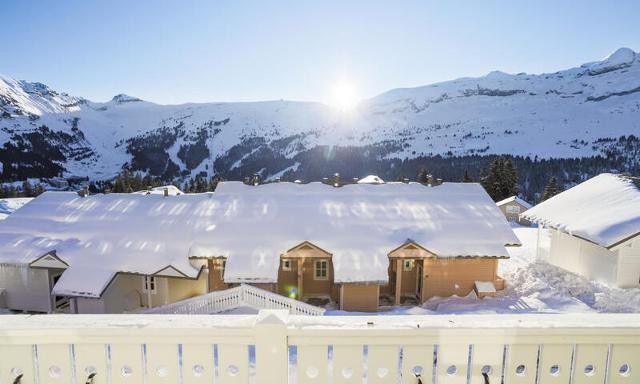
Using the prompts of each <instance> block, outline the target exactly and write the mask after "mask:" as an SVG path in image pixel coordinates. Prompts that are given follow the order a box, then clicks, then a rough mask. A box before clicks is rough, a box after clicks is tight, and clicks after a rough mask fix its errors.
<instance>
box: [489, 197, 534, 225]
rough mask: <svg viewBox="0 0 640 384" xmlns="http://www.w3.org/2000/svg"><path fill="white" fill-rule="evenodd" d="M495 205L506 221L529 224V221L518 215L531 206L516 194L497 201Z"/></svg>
mask: <svg viewBox="0 0 640 384" xmlns="http://www.w3.org/2000/svg"><path fill="white" fill-rule="evenodd" d="M496 205H497V206H498V208H500V210H501V211H502V213H503V214H504V216H505V217H506V218H507V221H510V222H514V223H518V224H520V225H527V226H529V225H531V221H529V220H527V219H525V218H524V217H522V216H520V214H522V213H523V212H525V211H526V210H528V209H530V208H531V207H532V206H531V204H529V203H527V202H526V201H524V200H522V199H521V198H519V197H518V196H511V197H508V198H506V199H504V200H502V201H498V202H497V203H496Z"/></svg>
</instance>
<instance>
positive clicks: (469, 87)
mask: <svg viewBox="0 0 640 384" xmlns="http://www.w3.org/2000/svg"><path fill="white" fill-rule="evenodd" d="M639 132H640V55H639V54H637V53H636V52H634V51H633V50H631V49H628V48H621V49H618V50H616V51H615V52H614V53H613V54H611V55H610V56H608V57H607V58H605V59H604V60H601V61H596V62H591V63H586V64H582V65H580V66H577V67H573V68H569V69H565V70H561V71H557V72H554V73H543V74H538V75H534V74H526V73H518V74H507V73H505V72H500V71H493V72H490V73H489V74H487V75H485V76H481V77H475V78H471V77H464V78H458V79H454V80H449V81H444V82H439V83H434V84H429V85H425V86H420V87H413V88H396V89H392V90H389V91H387V92H384V93H382V94H379V95H377V96H374V97H372V98H370V99H366V100H363V101H362V102H360V103H359V104H358V106H357V107H356V108H354V109H353V110H351V111H348V112H342V111H337V110H335V109H332V108H330V107H328V106H326V105H324V104H322V103H316V102H297V101H283V100H280V101H264V102H229V103H225V102H222V103H221V102H216V103H185V104H179V105H161V104H155V103H153V102H149V101H144V100H140V99H139V98H137V97H132V96H128V95H125V94H119V95H116V96H114V97H113V99H112V100H110V101H107V102H93V101H90V100H88V99H85V98H83V97H76V96H70V95H68V94H66V93H64V92H58V91H55V90H53V89H50V88H49V87H48V86H46V85H45V84H42V83H38V82H27V81H23V80H14V79H12V78H10V77H6V76H0V145H2V149H1V150H0V162H1V163H2V173H1V175H0V178H1V180H2V181H14V180H20V179H24V178H27V177H32V178H33V177H39V178H44V179H48V178H52V177H61V176H62V177H71V176H73V177H76V176H77V177H88V178H90V179H92V180H108V179H110V178H113V177H114V176H115V175H116V174H117V173H119V172H120V171H121V170H122V169H129V170H132V171H140V172H143V173H148V174H150V175H152V176H156V177H160V178H163V179H166V180H186V179H188V178H193V177H196V176H198V175H200V176H203V177H211V176H213V175H222V176H223V177H232V178H239V177H242V176H246V175H250V174H253V173H256V172H257V173H260V174H262V176H263V177H264V178H266V179H269V178H270V179H274V178H276V177H284V176H293V175H297V176H300V174H301V173H302V174H303V176H304V174H305V172H306V174H308V173H309V171H308V169H309V168H310V167H312V166H314V167H316V169H314V171H313V174H314V175H315V174H317V173H318V172H320V171H321V170H322V168H318V167H328V166H329V165H328V164H329V162H330V161H333V159H334V158H335V157H332V156H335V154H336V153H338V154H341V155H342V156H347V157H348V156H351V157H353V159H352V160H351V161H352V162H353V163H354V164H356V163H358V164H361V166H360V168H363V169H354V170H353V173H354V175H355V174H356V173H358V172H360V175H362V174H365V173H367V171H368V170H371V168H372V167H369V166H368V165H367V164H369V163H370V164H374V163H375V164H382V163H385V164H387V165H388V166H389V167H391V165H389V164H391V163H392V162H391V163H390V161H391V160H393V159H398V160H399V161H407V160H411V159H416V158H422V157H424V158H429V157H433V156H441V157H463V156H490V155H499V154H510V155H514V156H522V157H531V158H541V159H553V158H561V159H569V158H588V157H592V156H598V155H599V156H606V154H607V153H608V152H607V151H611V150H613V149H615V150H616V151H618V152H616V153H619V152H620V150H619V148H617V147H619V146H620V145H621V144H619V143H618V142H617V141H616V144H615V145H616V146H617V147H616V148H613V149H612V145H614V144H612V143H613V142H614V141H615V140H618V141H619V140H620V138H622V137H624V138H625V140H627V139H626V138H627V137H629V136H633V135H638V133H639ZM625 143H626V141H625ZM625 145H626V144H625ZM624 151H626V150H622V152H620V153H621V156H626V155H625V153H626V152H624ZM348 153H351V154H350V155H349V154H348ZM312 159H313V160H312ZM630 160H631V162H632V164H631V166H635V164H633V160H634V159H632V158H631V159H630ZM318 161H319V162H320V163H322V164H319V163H318ZM364 168H366V169H364ZM322 171H323V172H324V171H326V174H327V175H328V174H330V173H332V172H333V170H331V169H329V168H327V169H324V170H322ZM387 171H388V174H392V173H393V172H391V170H387Z"/></svg>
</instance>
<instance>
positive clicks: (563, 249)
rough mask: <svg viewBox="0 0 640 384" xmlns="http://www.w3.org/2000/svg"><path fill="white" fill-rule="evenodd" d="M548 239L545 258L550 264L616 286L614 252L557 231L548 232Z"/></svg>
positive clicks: (616, 271) (616, 270) (616, 275)
mask: <svg viewBox="0 0 640 384" xmlns="http://www.w3.org/2000/svg"><path fill="white" fill-rule="evenodd" d="M550 237H551V239H550V245H549V252H548V256H547V261H548V262H549V263H550V264H553V265H556V266H558V267H560V268H563V269H566V270H568V271H571V272H574V273H577V274H579V275H582V276H584V277H586V278H588V279H591V280H596V281H600V282H603V283H606V284H610V285H614V286H615V285H617V280H618V254H617V253H616V252H612V251H609V250H608V249H606V248H604V247H600V246H598V245H596V244H593V243H591V242H588V241H586V240H582V239H580V238H577V237H575V236H571V235H569V234H566V233H564V232H561V231H558V230H550Z"/></svg>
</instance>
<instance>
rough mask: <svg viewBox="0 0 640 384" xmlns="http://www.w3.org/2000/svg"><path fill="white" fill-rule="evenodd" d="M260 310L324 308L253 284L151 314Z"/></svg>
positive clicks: (297, 312) (293, 311)
mask: <svg viewBox="0 0 640 384" xmlns="http://www.w3.org/2000/svg"><path fill="white" fill-rule="evenodd" d="M242 306H246V307H251V308H254V309H257V310H260V309H287V310H289V311H290V313H291V314H292V315H309V316H321V315H323V314H324V312H325V310H324V309H323V308H319V307H316V306H313V305H309V304H306V303H303V302H301V301H298V300H294V299H290V298H288V297H284V296H282V295H278V294H276V293H272V292H269V291H267V290H264V289H260V288H256V287H254V286H251V285H244V284H243V285H240V286H237V287H234V288H229V289H225V290H223V291H216V292H211V293H207V294H205V295H201V296H196V297H192V298H190V299H187V300H182V301H178V302H175V303H171V304H167V305H163V306H160V307H156V308H151V309H149V310H148V311H146V312H145V313H148V314H172V315H175V314H184V315H186V314H188V315H207V314H215V313H220V312H224V311H228V310H230V309H233V308H238V307H242Z"/></svg>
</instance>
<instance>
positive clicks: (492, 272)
mask: <svg viewBox="0 0 640 384" xmlns="http://www.w3.org/2000/svg"><path fill="white" fill-rule="evenodd" d="M224 265H225V261H224V258H211V259H208V261H207V267H208V282H209V289H208V290H209V291H210V292H211V291H218V290H222V289H226V288H229V287H231V286H233V285H235V284H226V283H225V282H224V279H223V277H224ZM388 275H389V279H388V283H387V284H384V285H383V284H380V283H379V282H370V283H349V284H346V283H345V284H340V283H336V282H334V270H333V261H332V254H331V253H329V252H328V251H326V250H324V249H322V248H320V247H318V246H316V245H314V244H312V243H310V242H308V241H305V242H302V243H300V244H299V245H297V246H296V247H293V248H291V249H290V250H288V251H287V252H285V253H284V254H282V255H281V256H280V265H279V266H278V280H277V283H262V284H254V283H252V284H251V285H254V286H257V287H259V288H262V289H266V290H269V291H271V292H276V293H278V294H280V295H283V296H287V297H290V298H295V299H298V300H301V301H304V302H308V303H312V304H317V305H323V304H326V303H328V302H334V303H336V304H337V305H338V307H339V308H340V309H343V310H349V311H364V312H372V311H376V310H377V308H378V305H379V299H380V297H383V298H387V299H388V301H390V302H392V303H393V304H394V305H402V304H416V305H419V304H421V303H422V302H424V301H426V300H429V299H430V298H432V297H436V296H439V297H447V296H451V295H458V296H466V295H468V294H469V293H470V292H471V291H473V290H474V285H475V282H476V281H486V282H491V283H493V284H494V286H495V287H496V289H497V290H501V289H503V288H504V280H502V279H501V278H500V277H499V276H498V258H491V257H475V258H471V257H452V258H439V257H437V255H436V254H434V253H433V252H431V251H429V250H428V249H426V248H424V247H422V246H420V245H418V244H415V243H411V242H408V243H406V244H403V245H402V246H400V247H398V248H396V249H394V250H392V251H391V252H390V253H389V266H388Z"/></svg>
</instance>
